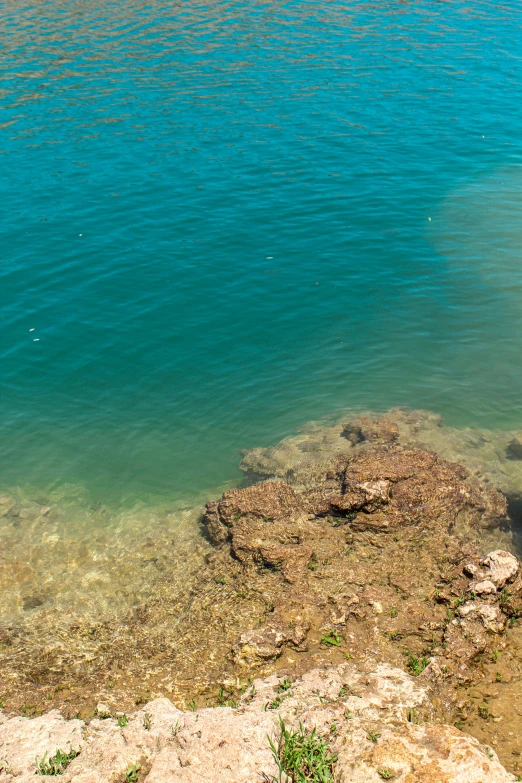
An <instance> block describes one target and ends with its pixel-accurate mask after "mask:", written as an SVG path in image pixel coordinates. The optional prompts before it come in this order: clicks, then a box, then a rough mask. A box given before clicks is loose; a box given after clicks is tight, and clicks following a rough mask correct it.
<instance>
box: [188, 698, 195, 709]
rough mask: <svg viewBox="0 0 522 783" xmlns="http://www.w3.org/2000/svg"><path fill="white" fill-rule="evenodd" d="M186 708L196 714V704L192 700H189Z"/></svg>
mask: <svg viewBox="0 0 522 783" xmlns="http://www.w3.org/2000/svg"><path fill="white" fill-rule="evenodd" d="M188 708H189V710H190V711H191V712H196V702H195V701H194V699H191V700H190V701H189V703H188Z"/></svg>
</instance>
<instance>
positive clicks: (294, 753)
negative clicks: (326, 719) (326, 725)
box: [268, 718, 337, 783]
mask: <svg viewBox="0 0 522 783" xmlns="http://www.w3.org/2000/svg"><path fill="white" fill-rule="evenodd" d="M279 728H280V731H279V737H278V739H277V742H276V743H274V742H273V741H272V739H271V738H270V737H269V738H268V741H269V743H270V748H271V749H272V754H273V756H274V760H275V763H276V764H277V768H278V770H279V774H278V777H277V778H273V779H272V780H273V781H274V782H275V783H283V781H286V780H289V781H291V783H333V781H334V765H335V762H336V761H337V756H335V755H334V754H333V753H331V751H330V748H329V746H328V742H327V741H326V740H324V739H323V738H321V737H319V736H318V734H317V733H316V730H315V729H313V730H312V731H308V730H307V729H305V728H304V727H303V725H302V724H301V723H300V724H299V728H298V729H297V730H296V731H294V730H292V729H287V728H286V726H285V723H284V721H283V720H282V718H280V719H279Z"/></svg>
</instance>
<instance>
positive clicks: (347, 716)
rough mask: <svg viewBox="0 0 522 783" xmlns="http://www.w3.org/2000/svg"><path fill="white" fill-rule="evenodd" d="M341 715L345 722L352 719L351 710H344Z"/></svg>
mask: <svg viewBox="0 0 522 783" xmlns="http://www.w3.org/2000/svg"><path fill="white" fill-rule="evenodd" d="M343 715H344V717H345V718H347V720H350V718H353V712H352V711H351V710H345V711H344V712H343Z"/></svg>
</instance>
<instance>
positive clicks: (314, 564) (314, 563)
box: [308, 555, 319, 571]
mask: <svg viewBox="0 0 522 783" xmlns="http://www.w3.org/2000/svg"><path fill="white" fill-rule="evenodd" d="M308 568H309V569H310V571H317V569H318V568H319V564H318V562H317V557H316V556H315V555H312V557H311V558H310V562H309V563H308Z"/></svg>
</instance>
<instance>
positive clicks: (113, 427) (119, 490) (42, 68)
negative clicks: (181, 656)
mask: <svg viewBox="0 0 522 783" xmlns="http://www.w3.org/2000/svg"><path fill="white" fill-rule="evenodd" d="M520 23H521V13H520V5H519V4H518V3H515V2H512V3H511V2H508V3H503V4H494V3H490V2H478V1H477V0H472V2H468V3H460V2H456V3H451V4H449V3H442V2H438V1H437V2H429V1H428V0H419V2H416V3H398V2H355V3H351V4H344V3H342V2H337V1H334V2H329V3H322V2H316V3H311V2H286V3H281V2H248V3H244V4H239V3H234V2H218V3H208V2H192V3H190V4H189V5H182V4H179V3H163V2H151V3H143V2H137V1H136V0H131V2H125V3H123V2H120V1H119V0H116V1H115V2H111V3H107V2H99V1H98V0H95V1H94V2H89V3H86V2H76V1H73V2H64V1H63V0H55V1H54V2H52V3H51V2H43V3H38V4H36V3H34V4H33V3H30V2H27V1H26V0H21V2H17V3H14V2H12V1H11V0H8V1H7V2H4V3H3V5H2V6H1V8H0V46H1V58H0V75H1V90H0V109H1V112H0V153H1V155H0V194H1V199H2V212H1V217H0V243H1V245H0V246H1V260H0V304H1V313H0V319H1V320H0V340H1V343H0V371H1V396H0V406H1V407H0V444H1V448H0V477H1V484H2V487H3V488H9V487H11V486H13V485H26V484H31V485H33V486H37V487H48V486H49V485H58V484H62V483H63V482H71V483H78V484H81V485H83V486H85V487H87V488H88V490H89V491H90V493H91V497H93V498H98V499H101V500H103V501H105V502H120V501H122V500H123V501H129V500H130V499H134V498H136V497H138V498H143V499H147V498H151V497H157V496H164V497H182V496H185V495H187V496H188V495H190V494H192V493H199V492H204V491H205V490H206V489H207V488H210V487H213V486H216V485H218V484H220V483H222V482H223V481H226V480H228V479H232V480H233V479H234V478H235V476H236V468H235V466H236V464H237V462H238V460H239V450H240V449H242V448H246V447H250V446H253V445H266V444H268V443H270V442H274V441H276V440H278V439H280V438H281V437H282V436H284V435H286V434H288V433H290V432H292V431H293V430H294V429H295V428H296V427H298V426H299V425H300V424H302V423H304V422H305V421H307V420H309V419H313V418H320V417H322V416H325V415H328V414H330V413H332V412H335V411H337V410H340V409H341V408H346V407H351V408H373V409H379V408H380V409H386V408H389V407H390V406H393V405H397V404H400V405H410V406H413V407H426V408H430V409H433V410H436V411H437V412H439V413H442V414H443V415H444V416H445V418H446V420H447V421H448V422H449V423H451V424H453V425H458V426H468V425H469V426H484V427H489V428H495V427H504V428H513V427H519V428H522V395H521V393H520V392H521V383H520V355H521V348H522V330H521V326H522V274H521V263H522V262H521V252H522V114H521V112H520V106H522V54H521V52H522V34H521V32H520V30H521V26H520ZM31 330H34V331H31Z"/></svg>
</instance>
